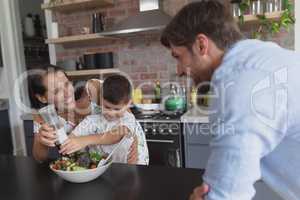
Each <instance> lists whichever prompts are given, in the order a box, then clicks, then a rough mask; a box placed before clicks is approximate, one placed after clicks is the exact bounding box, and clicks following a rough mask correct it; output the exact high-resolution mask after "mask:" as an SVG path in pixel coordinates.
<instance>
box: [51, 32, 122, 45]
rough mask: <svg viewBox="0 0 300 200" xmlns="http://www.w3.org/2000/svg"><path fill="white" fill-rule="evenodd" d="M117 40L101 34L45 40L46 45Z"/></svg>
mask: <svg viewBox="0 0 300 200" xmlns="http://www.w3.org/2000/svg"><path fill="white" fill-rule="evenodd" d="M116 39H118V38H115V37H110V36H104V35H101V33H94V34H85V35H74V36H65V37H60V38H53V39H47V40H46V43H47V44H68V43H85V42H95V41H107V40H116Z"/></svg>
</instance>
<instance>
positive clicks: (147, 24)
mask: <svg viewBox="0 0 300 200" xmlns="http://www.w3.org/2000/svg"><path fill="white" fill-rule="evenodd" d="M139 2H140V6H139V10H140V12H139V13H138V14H137V15H135V16H130V17H129V18H127V19H125V20H124V21H121V22H120V23H118V24H116V25H114V26H113V27H112V28H111V29H109V30H107V31H105V32H103V33H102V34H101V35H122V34H134V33H140V32H145V31H159V30H162V29H163V28H164V27H165V26H166V25H167V24H168V23H169V22H170V20H171V17H170V16H169V15H168V14H166V13H165V12H164V11H163V10H162V9H161V5H160V2H159V0H140V1H139Z"/></svg>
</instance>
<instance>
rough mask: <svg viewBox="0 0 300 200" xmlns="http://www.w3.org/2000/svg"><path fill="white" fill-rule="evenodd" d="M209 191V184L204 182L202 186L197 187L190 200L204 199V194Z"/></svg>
mask: <svg viewBox="0 0 300 200" xmlns="http://www.w3.org/2000/svg"><path fill="white" fill-rule="evenodd" d="M208 192H209V186H208V185H207V184H205V183H203V184H202V185H201V186H199V187H196V188H195V189H194V191H193V194H192V195H191V196H190V199H189V200H204V196H205V195H207V194H208Z"/></svg>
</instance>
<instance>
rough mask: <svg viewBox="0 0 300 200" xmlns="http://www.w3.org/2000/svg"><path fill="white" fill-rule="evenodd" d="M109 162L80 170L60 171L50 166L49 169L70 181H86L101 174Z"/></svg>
mask: <svg viewBox="0 0 300 200" xmlns="http://www.w3.org/2000/svg"><path fill="white" fill-rule="evenodd" d="M111 163H112V162H109V163H108V164H106V165H104V166H101V167H98V168H95V169H87V170H82V171H62V170H56V169H53V168H52V167H51V166H50V169H51V170H52V171H53V172H55V173H56V174H57V175H58V176H60V177H61V178H62V179H64V180H66V181H69V182H72V183H86V182H89V181H92V180H94V179H96V178H98V177H99V176H100V175H102V174H103V173H104V172H105V171H106V170H107V169H108V168H109V166H110V165H111Z"/></svg>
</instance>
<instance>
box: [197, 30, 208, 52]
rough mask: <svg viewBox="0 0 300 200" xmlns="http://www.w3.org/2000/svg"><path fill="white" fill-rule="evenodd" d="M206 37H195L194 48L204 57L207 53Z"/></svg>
mask: <svg viewBox="0 0 300 200" xmlns="http://www.w3.org/2000/svg"><path fill="white" fill-rule="evenodd" d="M208 41H209V39H208V37H207V36H206V35H204V34H198V35H197V36H196V41H195V45H196V46H195V47H196V51H198V52H199V53H200V55H202V56H203V55H206V54H207V53H208Z"/></svg>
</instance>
